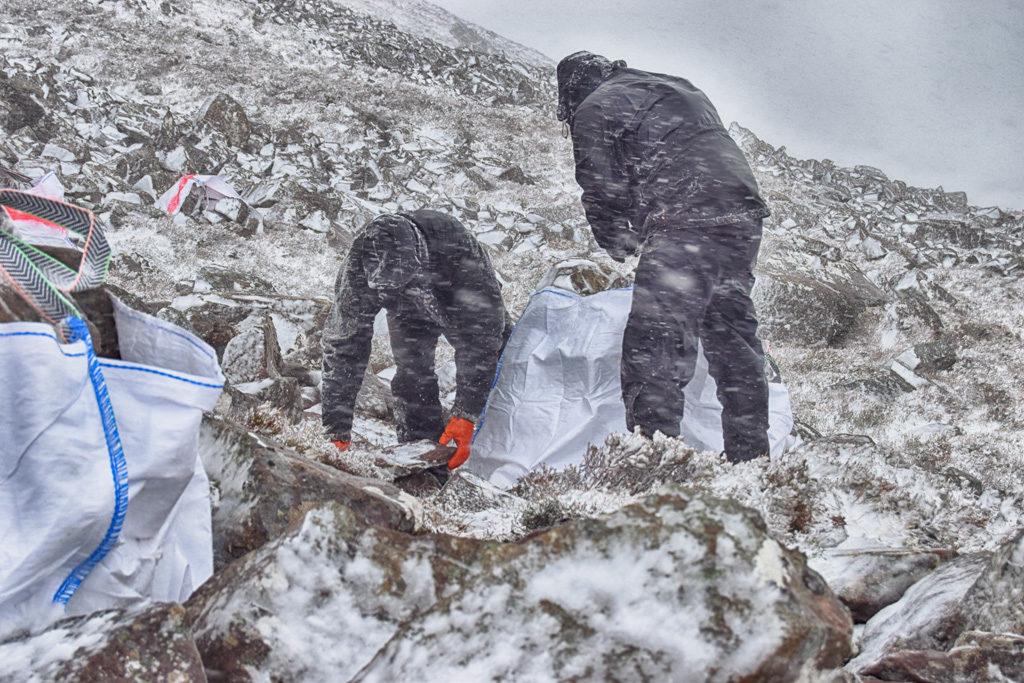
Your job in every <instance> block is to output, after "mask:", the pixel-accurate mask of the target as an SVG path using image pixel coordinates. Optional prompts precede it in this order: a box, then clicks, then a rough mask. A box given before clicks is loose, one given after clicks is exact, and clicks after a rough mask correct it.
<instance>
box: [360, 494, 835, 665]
mask: <svg viewBox="0 0 1024 683" xmlns="http://www.w3.org/2000/svg"><path fill="white" fill-rule="evenodd" d="M581 567H585V568H586V569H585V571H581ZM852 628H853V626H852V623H851V621H850V616H849V613H848V612H847V610H846V608H845V607H843V606H842V604H841V603H840V602H839V601H838V600H837V599H836V597H835V596H834V595H833V594H832V591H831V590H830V589H829V588H828V586H827V585H826V584H825V582H824V581H823V580H822V579H821V577H820V576H818V575H817V574H816V573H815V572H813V571H812V570H810V569H808V568H807V566H806V564H805V562H804V558H803V556H802V555H800V554H799V553H796V552H793V551H790V550H787V549H785V548H783V547H782V546H780V545H779V544H778V543H777V542H776V541H774V540H773V539H772V538H771V537H770V536H768V534H767V531H766V529H765V526H764V523H763V521H762V520H761V518H760V517H759V516H758V515H757V514H756V513H755V512H753V511H752V510H749V509H747V508H743V507H741V506H739V505H738V504H736V503H734V502H731V501H724V500H718V499H714V498H711V497H708V496H703V495H699V494H692V493H686V492H675V493H666V494H662V495H655V496H652V497H650V498H647V499H645V500H644V501H643V502H641V503H639V504H636V505H632V506H629V507H627V508H624V509H622V510H620V511H619V512H616V513H614V514H612V515H610V516H608V517H607V518H604V519H590V520H577V521H573V522H569V523H568V524H564V525H562V526H558V527H555V528H552V529H549V530H547V531H545V532H541V533H539V534H537V535H534V536H531V537H528V538H527V539H524V541H522V542H521V543H514V544H504V545H500V546H492V547H489V548H488V549H486V550H485V552H484V554H483V556H482V558H481V566H480V570H479V571H478V572H477V573H475V574H472V575H469V576H467V579H466V582H465V584H464V585H463V587H462V590H461V591H460V592H458V593H456V594H455V595H453V596H452V597H450V598H448V599H445V600H441V601H440V602H439V603H438V605H437V606H436V607H433V608H432V609H430V610H429V611H427V612H426V613H424V614H421V615H418V616H416V617H415V618H413V619H412V620H411V621H409V622H408V623H406V624H405V625H404V626H402V628H401V629H400V630H399V631H398V632H397V633H396V634H395V635H394V637H392V638H391V640H390V642H388V644H387V645H386V646H385V647H384V648H383V649H382V650H381V651H380V652H379V653H378V654H377V656H376V657H374V659H373V661H371V662H370V663H369V664H368V665H367V666H366V667H365V668H364V669H363V670H362V671H361V672H360V675H359V676H358V677H357V678H356V680H361V681H387V680H426V679H428V678H429V679H432V680H454V679H456V678H458V677H466V676H469V677H471V678H474V679H477V680H500V679H502V678H504V677H509V676H512V677H521V678H522V679H524V680H569V679H575V680H641V679H647V680H656V679H661V680H682V679H686V678H688V677H692V675H693V673H694V672H698V671H699V672H702V676H703V677H704V678H705V679H706V680H714V681H727V680H748V681H754V680H757V681H792V680H797V679H800V678H802V677H808V676H812V675H814V672H816V671H821V670H826V669H831V668H833V667H836V666H839V665H841V664H842V663H843V662H844V661H845V659H846V658H847V657H848V656H849V654H850V652H851V642H850V637H851V632H852Z"/></svg>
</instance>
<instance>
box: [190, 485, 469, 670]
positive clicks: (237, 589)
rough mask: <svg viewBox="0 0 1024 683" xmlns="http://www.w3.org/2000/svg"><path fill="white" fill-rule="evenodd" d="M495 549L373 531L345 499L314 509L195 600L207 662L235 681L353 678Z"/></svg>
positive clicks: (195, 617) (443, 538)
mask: <svg viewBox="0 0 1024 683" xmlns="http://www.w3.org/2000/svg"><path fill="white" fill-rule="evenodd" d="M486 545H487V544H485V543H482V542H480V541H473V540H470V539H460V538H454V537H449V536H435V535H431V536H420V537H417V536H411V535H409V534H403V533H399V532H396V531H392V530H389V529H383V528H367V526H366V525H365V524H363V523H362V522H361V521H359V520H358V519H357V517H356V515H355V514H353V512H352V510H351V509H349V508H346V507H344V506H342V505H338V504H336V503H330V504H326V505H324V506H323V507H318V508H316V509H313V510H311V511H309V512H308V514H306V515H305V516H304V517H300V518H298V519H297V520H296V524H295V525H294V526H292V527H291V528H290V529H289V530H288V531H287V532H286V533H285V534H283V535H282V536H280V537H279V538H277V539H276V540H275V541H273V542H271V543H269V544H267V545H266V546H264V547H263V548H260V549H259V550H257V551H256V552H254V553H252V554H250V555H248V556H247V557H245V558H244V559H242V560H239V561H238V562H235V563H234V564H232V565H231V566H229V567H227V568H226V569H224V570H222V571H220V572H218V573H217V574H216V575H215V576H214V577H213V578H212V579H210V580H209V581H208V582H206V583H205V584H204V585H203V586H202V587H201V588H200V589H199V590H198V591H197V592H196V593H194V594H193V595H192V597H191V598H190V599H189V601H188V604H187V607H188V610H189V615H190V617H191V618H192V623H193V629H194V632H195V634H196V642H197V644H198V647H199V650H200V652H201V653H202V655H203V661H204V662H205V664H206V667H207V669H209V670H211V671H216V672H218V674H220V675H221V676H223V677H224V680H231V681H263V680H275V681H282V682H285V681H324V682H327V681H347V680H350V679H351V677H352V676H353V675H355V674H356V673H357V672H358V671H359V669H360V668H362V667H363V665H365V664H366V663H367V662H368V661H370V659H372V658H373V656H374V654H375V653H376V652H377V651H378V650H379V649H380V648H381V647H383V646H384V644H385V643H387V642H388V639H389V638H391V636H392V635H394V633H395V632H396V631H397V630H398V628H399V625H400V624H402V623H403V622H405V621H407V620H409V619H410V618H412V617H413V616H415V615H417V614H419V613H422V612H423V611H424V610H426V609H428V608H429V607H431V606H432V605H434V604H435V603H436V602H437V600H438V599H440V598H442V597H445V596H447V595H449V594H451V592H452V591H454V590H457V589H458V588H459V587H460V584H461V582H462V579H463V577H464V576H465V575H466V574H467V572H471V571H474V569H473V568H474V567H475V566H476V564H477V557H478V555H479V553H480V551H481V550H482V549H483V548H484V547H485V546H486ZM435 680H436V679H435Z"/></svg>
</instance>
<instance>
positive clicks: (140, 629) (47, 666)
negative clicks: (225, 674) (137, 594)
mask: <svg viewBox="0 0 1024 683" xmlns="http://www.w3.org/2000/svg"><path fill="white" fill-rule="evenodd" d="M0 681H4V682H5V683H7V682H10V683H15V682H17V683H21V682H23V681H96V682H97V683H107V682H109V683H114V682H115V681H176V682H180V683H186V682H193V681H206V673H205V672H204V670H203V662H202V661H201V660H200V658H199V652H198V650H196V644H195V641H194V640H193V639H192V631H191V630H190V627H189V622H188V619H187V618H186V613H185V609H184V608H183V607H182V606H181V605H178V604H175V603H155V604H149V605H145V606H142V607H137V608H132V609H127V610H126V609H116V610H108V611H103V612H95V613H93V614H90V615H87V616H82V617H75V618H73V619H65V620H62V621H60V622H58V623H57V624H55V625H54V626H53V627H52V628H50V629H49V630H47V631H44V632H42V633H39V634H36V635H33V636H26V637H24V638H22V639H19V640H14V641H10V642H7V643H2V644H0Z"/></svg>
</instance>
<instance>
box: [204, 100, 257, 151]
mask: <svg viewBox="0 0 1024 683" xmlns="http://www.w3.org/2000/svg"><path fill="white" fill-rule="evenodd" d="M198 118H199V120H200V121H201V122H202V123H204V124H206V125H208V126H210V127H211V128H213V129H214V130H216V131H218V132H219V133H221V134H222V135H223V136H224V137H225V138H226V139H227V143H228V144H229V145H231V146H232V147H244V146H245V143H246V142H248V141H249V135H250V133H251V132H252V126H251V125H250V124H249V117H247V116H246V115H245V109H243V108H242V105H240V104H239V103H238V102H236V101H235V100H234V99H232V98H231V97H230V96H229V95H225V94H224V93H217V94H216V95H214V96H213V97H211V98H210V99H209V100H208V101H207V102H206V104H205V105H204V106H203V107H202V109H201V110H200V112H199V117H198Z"/></svg>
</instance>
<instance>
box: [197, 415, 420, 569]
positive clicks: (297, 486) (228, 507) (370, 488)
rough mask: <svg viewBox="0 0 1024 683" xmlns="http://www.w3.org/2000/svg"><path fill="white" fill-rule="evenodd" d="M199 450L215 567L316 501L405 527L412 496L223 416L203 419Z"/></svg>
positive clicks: (409, 525)
mask: <svg viewBox="0 0 1024 683" xmlns="http://www.w3.org/2000/svg"><path fill="white" fill-rule="evenodd" d="M199 449H200V455H201V457H202V458H203V462H204V463H205V465H206V468H207V472H208V474H209V476H210V480H211V482H212V485H213V487H214V489H215V490H216V491H217V495H216V496H215V500H214V505H213V535H214V562H215V565H216V566H218V567H221V566H223V565H224V564H226V563H229V562H230V561H232V560H233V559H236V558H238V557H241V556H242V555H244V554H245V553H247V552H249V551H251V550H255V549H256V548H259V547H260V546H262V545H263V544H264V543H266V542H267V541H268V540H271V539H273V538H275V537H277V536H279V535H280V534H281V533H282V532H283V531H284V530H285V528H286V527H287V526H288V525H289V524H290V523H292V522H295V521H296V520H298V519H300V518H301V517H302V515H304V514H305V511H306V510H308V509H309V508H310V507H311V506H313V505H315V504H318V503H327V502H338V503H342V504H344V505H347V506H348V507H350V508H351V509H352V510H353V511H354V513H355V514H358V515H359V518H360V519H361V520H363V522H364V523H367V524H376V525H380V526H383V527H387V528H393V529H400V530H403V531H413V530H415V529H416V528H418V527H419V525H420V524H421V519H422V514H423V513H422V510H421V507H420V504H419V502H418V501H416V500H415V499H414V498H412V497H411V496H409V495H408V494H406V493H404V492H403V491H401V490H400V489H398V488H396V487H394V486H392V485H391V484H388V483H386V482H384V481H377V480H371V479H365V478H361V477H356V476H353V475H351V474H347V473H345V472H342V471H340V470H338V469H335V468H333V467H329V466H327V465H322V464H320V463H318V462H314V461H312V460H309V459H307V458H304V457H302V456H300V455H298V454H296V453H295V452H293V451H291V450H289V449H288V448H285V447H284V446H281V445H279V444H277V443H275V442H274V441H272V440H270V439H269V438H266V437H260V436H256V435H254V434H251V433H248V432H246V431H245V430H244V429H241V428H240V427H239V426H238V425H235V424H232V423H230V422H228V421H226V420H221V419H217V418H208V419H207V420H206V421H204V423H203V426H202V428H201V430H200V437H199Z"/></svg>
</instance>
